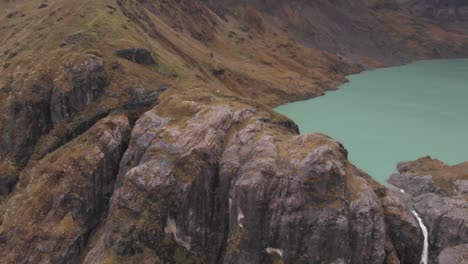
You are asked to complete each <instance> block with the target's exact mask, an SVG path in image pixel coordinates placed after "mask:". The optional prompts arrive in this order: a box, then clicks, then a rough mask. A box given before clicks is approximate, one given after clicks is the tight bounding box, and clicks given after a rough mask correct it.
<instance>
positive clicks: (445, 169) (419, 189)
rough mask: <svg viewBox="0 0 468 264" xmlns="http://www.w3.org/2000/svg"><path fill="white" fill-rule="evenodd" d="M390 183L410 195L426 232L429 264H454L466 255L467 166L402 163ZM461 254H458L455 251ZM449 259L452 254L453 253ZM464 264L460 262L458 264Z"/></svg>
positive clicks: (427, 161) (429, 161)
mask: <svg viewBox="0 0 468 264" xmlns="http://www.w3.org/2000/svg"><path fill="white" fill-rule="evenodd" d="M398 169H399V174H395V175H393V176H392V177H391V178H390V180H389V182H390V183H391V184H393V185H395V186H397V187H399V188H402V189H404V190H405V192H407V193H408V194H410V196H411V202H412V204H413V205H414V208H415V210H416V211H417V212H418V213H419V214H420V216H421V217H422V219H423V220H424V223H425V225H426V226H427V228H428V232H429V256H430V263H440V264H442V263H443V264H445V263H447V264H448V263H457V262H453V261H455V260H456V261H459V259H463V260H464V261H468V258H464V256H466V255H467V254H468V251H466V246H463V245H465V244H466V243H468V202H467V198H466V197H467V195H468V192H467V189H466V186H467V184H468V179H467V178H466V175H467V173H468V167H467V164H466V163H464V164H460V165H456V166H448V165H446V164H444V163H442V162H441V161H438V160H435V159H431V158H430V157H425V158H421V159H419V160H416V161H413V162H407V163H402V164H400V165H399V167H398ZM457 250H460V251H457ZM455 252H456V254H454V255H453V258H452V257H449V255H450V254H451V253H455ZM460 263H463V262H460Z"/></svg>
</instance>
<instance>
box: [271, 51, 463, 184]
mask: <svg viewBox="0 0 468 264" xmlns="http://www.w3.org/2000/svg"><path fill="white" fill-rule="evenodd" d="M348 79H349V81H350V82H348V83H346V84H344V85H342V86H341V87H340V89H339V90H338V91H336V92H329V93H327V94H326V95H325V96H322V97H318V98H314V99H310V100H306V101H300V102H295V103H290V104H287V105H283V106H280V107H278V108H276V109H275V110H276V111H278V112H280V113H282V114H284V115H286V116H288V117H289V118H291V119H292V120H294V121H295V122H296V123H297V124H298V125H299V128H300V130H301V133H303V134H304V133H311V132H322V133H325V134H327V135H329V136H331V137H333V138H335V139H337V140H339V141H340V142H342V143H343V144H344V145H345V147H346V148H347V149H348V151H349V159H350V160H351V161H352V162H353V163H354V164H355V165H357V166H358V167H360V168H361V169H363V170H365V171H366V172H367V173H369V174H370V175H371V176H372V177H374V178H375V179H377V180H379V181H380V182H385V181H386V180H387V179H388V177H389V176H390V175H391V174H392V173H394V172H396V164H397V163H398V162H400V161H407V160H414V159H417V158H419V157H422V156H426V155H430V156H432V157H434V158H438V159H440V160H442V161H444V162H446V163H448V164H457V163H461V162H464V161H468V138H467V137H468V59H460V60H433V61H420V62H416V63H412V64H409V65H406V66H402V67H392V68H385V69H377V70H373V71H366V72H363V73H361V74H356V75H351V76H348Z"/></svg>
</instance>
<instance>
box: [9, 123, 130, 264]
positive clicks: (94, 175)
mask: <svg viewBox="0 0 468 264" xmlns="http://www.w3.org/2000/svg"><path fill="white" fill-rule="evenodd" d="M129 135H130V126H129V124H128V120H127V118H126V117H124V116H112V117H109V118H105V119H103V120H101V121H100V122H98V123H97V124H96V125H94V126H93V127H92V128H91V129H90V130H89V131H87V132H86V133H84V134H83V135H81V136H80V137H78V138H77V139H75V140H74V141H71V142H70V143H68V144H66V145H65V146H63V147H62V148H60V149H59V150H57V151H55V152H53V153H51V154H49V155H47V156H46V157H45V158H44V159H42V160H41V161H40V162H38V163H37V164H36V165H35V166H33V167H31V168H29V169H27V170H25V171H23V172H22V173H21V176H20V182H19V183H18V187H16V189H15V190H14V192H13V193H12V194H11V195H10V197H9V199H8V200H7V201H5V203H3V204H0V213H1V215H2V218H1V221H0V262H2V263H78V262H79V259H80V256H81V254H82V252H83V250H84V247H85V245H86V241H87V239H88V236H89V235H90V233H91V232H92V231H93V229H94V228H95V227H96V226H97V225H98V224H99V221H100V217H101V216H104V214H105V212H106V208H107V204H108V200H109V197H110V195H111V194H112V190H113V187H114V180H115V177H116V175H117V172H118V164H119V161H120V158H121V157H122V154H123V151H124V150H125V148H126V146H127V142H128V138H129Z"/></svg>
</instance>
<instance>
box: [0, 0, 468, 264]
mask: <svg viewBox="0 0 468 264" xmlns="http://www.w3.org/2000/svg"><path fill="white" fill-rule="evenodd" d="M383 2H386V1H367V0H366V1H364V0H360V1H358V2H356V3H355V4H354V3H353V4H350V3H344V2H342V1H337V2H336V4H334V5H332V4H330V3H329V1H317V2H314V3H311V2H309V1H302V0H301V1H299V0H297V1H294V5H290V8H288V9H284V8H283V7H284V6H285V5H286V4H287V3H289V1H283V0H277V1H272V2H271V5H270V4H266V3H265V2H263V1H252V3H251V4H246V2H245V1H240V0H239V1H226V2H225V3H226V5H225V6H221V7H220V6H219V5H216V3H213V1H208V0H206V1H205V0H204V1H196V0H188V1H159V0H154V1H149V0H144V1H131V0H118V1H111V0H106V1H104V0H103V1H94V0H83V1H63V0H60V1H59V0H49V1H47V3H45V2H42V1H36V0H31V1H21V2H16V1H5V0H3V1H2V0H0V8H2V9H0V10H5V12H4V13H2V14H1V15H0V35H2V36H7V37H5V38H1V39H0V146H1V149H0V158H1V161H0V262H1V263H252V264H254V263H255V264H259V263H335V264H342V263H369V264H370V263H372V264H373V263H389V264H390V263H391V264H393V263H395V264H396V263H408V264H410V263H418V262H419V260H420V257H421V252H422V250H423V240H424V239H423V236H422V233H421V229H420V226H419V223H418V221H417V219H416V218H415V217H414V215H413V214H412V212H411V209H410V207H409V206H408V204H407V201H406V199H405V197H404V196H402V195H401V193H400V192H398V191H393V190H390V189H388V188H386V187H384V186H382V185H380V184H379V183H377V182H376V181H374V180H373V179H372V178H371V177H369V176H368V175H367V174H366V173H365V172H363V171H361V170H360V169H358V168H356V167H355V166H354V165H353V164H351V163H350V162H349V161H348V159H347V150H346V148H345V147H344V146H343V145H342V144H341V143H339V142H337V141H336V140H333V139H331V138H329V137H328V136H326V135H323V134H311V135H299V133H298V129H297V126H296V125H295V124H294V123H293V122H292V121H291V120H289V119H287V118H285V117H284V116H280V115H278V114H276V113H274V112H273V111H272V110H271V108H270V107H271V106H274V105H278V104H280V103H284V102H287V101H292V100H297V99H301V98H310V97H315V96H319V95H322V94H324V92H325V91H327V90H331V89H336V87H338V84H340V83H342V82H343V81H344V76H345V75H346V74H348V73H350V72H357V71H360V70H363V69H369V68H373V67H377V66H384V65H389V64H398V63H403V62H405V61H406V60H411V59H418V58H433V57H439V56H443V57H457V56H462V55H467V54H465V53H466V52H467V50H466V49H465V47H466V46H467V40H466V36H465V35H463V34H462V33H460V32H452V31H446V30H444V29H443V28H441V27H439V26H438V25H437V24H433V23H426V22H427V21H426V20H424V19H420V18H419V17H414V16H412V15H411V14H410V13H409V12H406V11H405V10H404V9H394V8H393V7H388V6H385V5H383V6H382V5H379V3H383ZM218 4H219V3H218ZM322 4H323V5H322ZM284 10H285V11H284ZM283 11H284V12H283ZM318 11H322V12H321V16H322V18H324V19H325V18H326V20H325V21H327V23H325V22H323V21H322V20H321V19H318V18H319V17H316V16H311V14H316V13H317V12H318ZM285 13H286V14H287V16H283V15H285ZM358 14H359V15H358ZM275 17H276V19H275ZM280 17H281V18H282V19H278V18H280ZM308 18H313V19H310V20H309V19H308ZM320 21H322V22H320ZM349 30H351V31H350V32H353V33H355V34H353V37H356V38H355V39H356V40H357V42H356V41H354V40H351V38H350V37H349V35H340V34H334V32H348V31H349ZM51 32H53V33H51ZM358 43H359V44H358ZM433 47H437V48H438V49H437V52H434V49H433ZM397 50H398V51H399V52H400V53H399V54H398V55H397V54H396V53H395V52H396V51H397ZM393 55H394V56H393ZM395 185H396V186H399V185H398V184H395ZM408 186H410V185H408ZM462 186H464V185H462ZM400 187H402V188H405V187H406V186H400ZM405 190H406V189H405ZM456 190H459V189H456ZM407 192H408V193H410V194H412V193H411V192H410V191H409V190H407ZM452 194H453V193H450V195H452ZM412 195H413V194H412ZM453 195H455V194H453ZM453 195H452V196H453ZM452 196H450V197H449V198H447V197H444V198H443V199H452V198H453V197H452ZM415 197H416V196H413V198H412V199H413V200H414V199H416V198H415ZM457 197H458V196H457ZM434 199H439V198H438V197H435V198H434ZM440 199H442V198H440ZM415 201H416V202H415V205H416V209H417V211H418V213H420V215H421V217H422V218H423V219H424V222H425V223H426V224H427V225H428V229H429V232H430V236H429V238H430V242H431V243H430V245H431V248H430V251H429V252H430V254H431V255H430V261H434V263H437V262H435V261H436V260H438V261H439V263H451V262H447V261H450V260H447V258H448V257H451V256H453V255H455V254H454V252H455V253H456V254H462V253H463V252H465V251H464V247H466V243H467V242H466V240H465V239H466V237H465V236H464V234H465V233H466V232H465V231H466V229H465V227H464V226H463V225H458V226H460V229H459V230H452V229H448V230H449V231H450V232H449V234H450V236H444V235H443V234H442V233H443V232H444V230H446V229H444V228H447V227H449V226H451V223H465V222H463V221H462V220H460V218H457V217H458V216H459V215H460V214H463V213H464V211H463V210H462V209H463V208H462V206H464V205H463V204H464V202H463V201H462V200H456V201H452V200H450V201H451V202H453V206H454V207H456V208H458V209H460V210H454V212H455V211H456V212H457V215H455V216H453V217H452V215H450V213H447V212H444V213H443V214H442V215H440V217H439V214H436V213H437V212H435V213H434V215H437V217H438V218H437V219H436V220H434V221H433V222H431V221H432V220H431V219H433V218H431V217H432V215H431V213H432V211H431V210H429V209H428V210H429V211H428V212H426V211H425V210H426V209H427V208H429V206H426V205H425V204H424V201H423V200H421V201H419V202H418V200H415ZM418 204H420V207H419V205H418ZM457 206H458V207H457ZM420 208H423V209H424V210H423V209H420ZM436 209H438V207H437V208H436ZM460 221H462V222H460ZM452 231H453V232H452ZM464 232H465V233H464ZM457 233H458V236H456V234H457ZM453 241H456V242H457V243H454V242H453ZM460 252H461V253H460ZM439 253H440V254H439ZM444 261H445V262H444ZM430 263H431V262H430Z"/></svg>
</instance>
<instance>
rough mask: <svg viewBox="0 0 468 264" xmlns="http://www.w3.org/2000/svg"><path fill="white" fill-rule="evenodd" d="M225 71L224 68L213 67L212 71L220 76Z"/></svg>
mask: <svg viewBox="0 0 468 264" xmlns="http://www.w3.org/2000/svg"><path fill="white" fill-rule="evenodd" d="M225 72H226V71H225V70H224V69H213V71H212V73H213V75H214V76H216V77H221V76H223V75H224V73H225Z"/></svg>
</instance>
